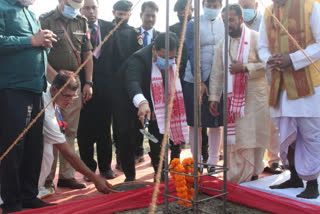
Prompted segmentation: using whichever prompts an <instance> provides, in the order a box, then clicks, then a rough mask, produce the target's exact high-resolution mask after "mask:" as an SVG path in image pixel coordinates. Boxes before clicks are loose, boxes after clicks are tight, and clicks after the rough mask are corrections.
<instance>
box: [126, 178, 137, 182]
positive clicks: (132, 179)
mask: <svg viewBox="0 0 320 214" xmlns="http://www.w3.org/2000/svg"><path fill="white" fill-rule="evenodd" d="M135 180H136V179H135V178H134V177H127V178H126V179H125V180H124V182H130V181H135Z"/></svg>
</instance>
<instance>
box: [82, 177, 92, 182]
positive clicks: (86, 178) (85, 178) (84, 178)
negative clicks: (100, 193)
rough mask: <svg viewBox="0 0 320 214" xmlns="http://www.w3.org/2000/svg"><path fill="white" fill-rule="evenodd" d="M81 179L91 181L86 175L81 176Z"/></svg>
mask: <svg viewBox="0 0 320 214" xmlns="http://www.w3.org/2000/svg"><path fill="white" fill-rule="evenodd" d="M83 180H84V181H86V182H91V180H90V179H89V178H88V177H87V176H83Z"/></svg>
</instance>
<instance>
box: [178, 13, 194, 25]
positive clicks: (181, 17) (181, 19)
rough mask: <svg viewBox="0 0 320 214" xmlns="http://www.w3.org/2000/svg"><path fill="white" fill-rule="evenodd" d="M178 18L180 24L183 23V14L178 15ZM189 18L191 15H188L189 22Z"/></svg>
mask: <svg viewBox="0 0 320 214" xmlns="http://www.w3.org/2000/svg"><path fill="white" fill-rule="evenodd" d="M178 19H179V22H180V23H181V24H183V22H184V16H179V15H178ZM190 20H191V15H189V16H188V18H187V22H189V21H190Z"/></svg>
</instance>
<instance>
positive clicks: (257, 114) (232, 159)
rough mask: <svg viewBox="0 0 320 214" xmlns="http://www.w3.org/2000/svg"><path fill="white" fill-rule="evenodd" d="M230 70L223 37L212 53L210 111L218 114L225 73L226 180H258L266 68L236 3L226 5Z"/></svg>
mask: <svg viewBox="0 0 320 214" xmlns="http://www.w3.org/2000/svg"><path fill="white" fill-rule="evenodd" d="M229 11H230V12H229V16H228V17H226V15H225V8H224V10H223V11H222V18H223V20H224V22H225V19H227V18H228V19H229V36H228V38H227V39H228V41H229V45H230V47H229V51H228V57H229V60H228V67H229V71H228V73H227V74H224V67H225V62H224V55H225V53H224V52H225V46H224V44H225V39H222V40H221V41H220V42H219V44H218V46H217V48H216V53H215V55H214V60H213V65H212V72H211V75H210V97H209V100H210V112H211V114H212V115H214V116H217V115H218V114H219V112H218V103H219V101H220V99H221V94H222V91H223V85H224V75H228V114H227V115H226V116H227V121H228V133H227V134H228V135H227V143H228V149H227V151H228V154H227V155H228V163H227V165H228V169H229V171H228V180H229V181H231V182H233V183H242V182H247V181H250V180H255V179H258V176H259V174H260V173H261V172H262V171H263V168H264V165H263V155H264V151H265V149H266V148H267V146H268V144H269V135H270V121H271V118H270V113H269V108H268V105H267V103H268V84H267V78H266V71H265V69H264V66H263V64H262V62H261V61H260V59H259V58H258V49H257V41H258V33H257V32H256V31H254V30H250V29H249V28H247V27H246V26H245V24H244V23H243V16H242V8H241V7H240V5H239V4H232V5H230V6H229Z"/></svg>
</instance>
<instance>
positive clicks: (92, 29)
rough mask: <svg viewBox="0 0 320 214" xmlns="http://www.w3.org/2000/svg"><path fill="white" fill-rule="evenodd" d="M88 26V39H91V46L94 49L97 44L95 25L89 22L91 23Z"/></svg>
mask: <svg viewBox="0 0 320 214" xmlns="http://www.w3.org/2000/svg"><path fill="white" fill-rule="evenodd" d="M89 28H90V30H91V38H90V41H91V44H92V47H93V48H94V49H95V48H96V47H97V44H98V38H97V26H96V24H91V25H89Z"/></svg>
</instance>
